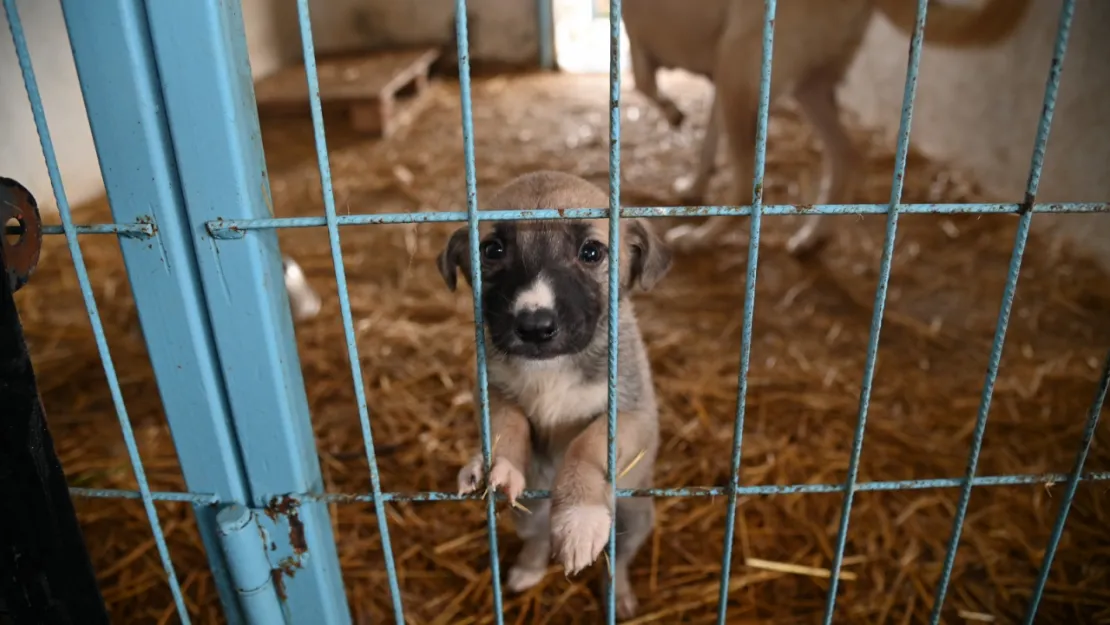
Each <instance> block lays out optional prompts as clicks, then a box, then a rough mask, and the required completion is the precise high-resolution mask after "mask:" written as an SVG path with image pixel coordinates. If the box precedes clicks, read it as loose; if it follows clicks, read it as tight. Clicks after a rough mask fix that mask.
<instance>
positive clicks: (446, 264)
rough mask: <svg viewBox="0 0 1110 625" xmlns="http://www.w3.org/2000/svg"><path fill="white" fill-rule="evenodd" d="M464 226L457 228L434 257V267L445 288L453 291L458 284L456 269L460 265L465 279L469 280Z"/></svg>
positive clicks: (468, 258)
mask: <svg viewBox="0 0 1110 625" xmlns="http://www.w3.org/2000/svg"><path fill="white" fill-rule="evenodd" d="M467 234H468V233H467V230H466V228H459V229H458V230H456V231H455V232H454V233H453V234H452V235H451V238H450V239H448V240H447V247H445V248H444V249H443V251H442V252H440V253H439V256H438V257H436V267H438V268H439V273H440V275H441V276H443V281H444V282H445V283H446V284H447V289H448V290H450V291H454V290H455V287H456V286H457V285H458V270H459V268H460V267H461V268H462V270H463V275H464V276H466V281H467V282H468V283H469V282H470V254H468V253H467V252H468V248H469V247H470V246H469V245H468V240H467Z"/></svg>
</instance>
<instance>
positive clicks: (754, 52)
mask: <svg viewBox="0 0 1110 625" xmlns="http://www.w3.org/2000/svg"><path fill="white" fill-rule="evenodd" d="M961 4H966V2H965V3H961ZM976 4H979V5H981V6H979V7H968V6H960V5H958V4H957V3H955V2H952V1H951V0H949V1H948V2H938V1H936V0H934V1H932V2H930V6H929V12H928V20H927V25H926V28H925V41H926V42H927V43H932V44H939V45H946V46H953V47H985V46H989V45H993V44H996V43H998V42H999V41H1002V40H1004V39H1005V38H1006V37H1008V36H1009V35H1010V34H1011V33H1012V32H1013V31H1014V29H1015V28H1016V27H1017V25H1018V23H1019V22H1020V21H1021V20H1022V19H1023V18H1024V16H1025V13H1026V12H1027V9H1028V6H1029V0H981V1H980V2H978V3H976ZM916 5H917V3H916V2H915V1H914V0H788V1H786V2H780V3H779V4H778V11H777V13H776V15H775V42H774V62H773V65H774V66H773V68H772V70H773V75H772V80H771V94H770V96H771V101H772V102H774V101H775V100H777V99H778V98H780V97H781V96H783V95H792V96H794V99H795V100H797V102H798V104H799V106H800V108H801V110H802V112H803V114H804V115H805V116H806V118H807V119H808V120H809V122H810V124H811V125H812V126H813V129H814V130H815V131H816V134H817V137H818V139H819V140H820V141H821V144H822V146H823V163H822V169H823V172H822V180H821V184H820V188H819V190H818V194H817V197H816V198H813V199H812V200H808V201H810V202H813V203H816V204H843V203H849V202H851V201H852V194H853V191H854V188H855V186H856V170H857V168H858V166H859V162H860V157H859V155H858V153H857V150H856V148H855V147H854V146H853V144H852V140H851V138H850V137H849V136H848V133H847V131H845V129H844V126H843V124H842V122H841V120H840V111H839V107H838V105H837V101H836V88H837V86H838V85H839V84H840V82H841V80H842V79H843V77H844V74H845V72H846V71H847V69H848V67H849V66H850V65H851V63H852V61H853V60H854V59H855V57H856V54H857V52H858V51H859V48H860V44H861V43H862V41H863V36H864V34H865V32H866V30H867V26H868V24H869V22H870V20H871V16H872V14H873V13H874V12H875V11H876V10H879V11H881V12H882V13H884V14H885V15H886V16H887V17H888V18H890V20H891V22H893V23H894V25H895V26H896V27H898V28H899V29H900V30H902V31H904V32H912V31H913V26H914V20H915V17H916ZM763 11H764V0H696V1H693V2H691V1H690V0H629V1H628V2H625V3H624V9H623V12H622V17H623V19H624V26H625V29H626V30H627V32H628V39H629V47H630V49H631V56H632V72H633V76H634V77H635V80H636V89H637V90H638V91H640V92H642V93H643V94H644V95H645V96H647V98H648V99H650V100H651V101H652V102H654V103H655V104H656V105H657V106H658V107H659V108H660V109H661V111H662V113H663V115H664V117H666V118H667V121H668V122H670V124H671V125H672V126H678V125H680V124H681V123H682V120H683V117H684V116H683V114H682V111H681V110H679V108H678V106H676V105H675V103H674V102H673V101H672V100H670V99H669V98H667V97H666V96H664V95H662V94H661V93H659V90H658V87H657V86H656V82H655V73H656V70H658V69H661V68H673V69H682V70H685V71H688V72H691V73H693V74H696V75H700V76H704V77H706V78H708V79H710V80H712V81H713V83H714V88H715V92H714V101H713V104H712V105H711V111H710V115H709V122H708V124H707V127H706V132H705V138H704V141H703V144H702V150H701V154H700V156H699V162H698V166H697V168H696V174H695V176H694V179H693V182H692V183H691V184H690V185H689V186H688V187H686V185H685V184H682V183H681V182H680V183H679V184H676V187H678V189H679V190H680V193H681V196H682V201H683V202H684V203H686V204H690V205H695V204H701V203H702V202H703V200H704V196H705V191H706V188H707V186H708V184H709V177H710V175H711V174H712V173H713V167H714V161H715V157H716V154H717V140H718V134H719V132H720V131H719V129H718V126H720V124H721V123H722V122H723V123H724V130H725V134H726V136H727V137H728V145H729V149H730V151H731V153H732V165H733V180H732V184H733V185H734V191H733V197H732V200H731V201H733V202H735V203H736V204H740V205H747V204H750V203H751V201H752V177H753V169H754V163H755V126H756V113H757V109H758V107H759V82H760V62H761V60H762V58H763V51H762V45H763V42H762V32H763ZM683 187H686V188H685V189H683ZM725 219H727V218H726V217H710V218H709V219H708V220H706V222H705V223H704V224H702V225H701V226H697V227H695V226H691V225H682V226H678V227H676V228H673V229H671V230H670V231H668V232H667V233H666V237H665V238H666V239H667V240H668V241H669V242H671V243H673V244H675V245H677V246H680V247H684V248H693V247H697V246H699V245H701V244H704V243H705V242H707V240H708V239H710V238H711V237H712V236H713V235H715V233H716V232H717V231H718V230H719V229H720V228H721V226H723V225H724V223H725V221H724V220H725ZM825 229H826V220H825V218H824V217H823V216H819V215H814V216H810V217H807V218H806V220H805V222H804V225H803V226H802V227H801V228H800V229H799V230H798V231H797V232H796V233H795V234H794V235H793V236H792V237H791V238H790V240H789V241H788V242H787V250H788V251H790V252H792V253H795V252H804V251H807V250H809V249H811V248H812V247H814V245H815V244H817V243H819V242H820V241H821V240H822V239H823V238H824V235H825V234H827V233H826V231H825Z"/></svg>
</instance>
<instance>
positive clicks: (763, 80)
mask: <svg viewBox="0 0 1110 625" xmlns="http://www.w3.org/2000/svg"><path fill="white" fill-rule="evenodd" d="M776 4H777V3H776V0H766V2H765V3H764V8H763V45H762V48H763V57H762V65H761V66H760V70H759V108H758V112H757V114H756V126H755V166H754V168H753V169H754V170H753V179H752V207H751V226H750V228H749V235H748V267H747V277H746V281H745V283H744V312H743V313H742V314H743V321H742V324H743V325H742V326H741V329H740V371H739V373H738V374H737V376H738V381H737V384H736V387H737V389H736V419H735V421H734V423H733V427H732V461H731V463H730V464H729V490H728V510H727V512H726V513H725V538H724V555H723V556H721V587H720V590H719V591H718V593H717V624H718V625H724V624H725V622H726V619H727V617H728V591H729V587H730V586H731V583H730V580H731V577H732V548H733V538H734V536H735V532H736V513H737V510H736V500H737V498H738V496H739V495H738V492H739V488H740V468H741V462H740V461H741V458H742V456H741V454H742V448H743V444H744V416H745V411H746V410H747V405H748V404H747V401H748V367H749V365H750V364H751V356H752V321H753V319H754V318H755V284H756V276H757V273H758V269H759V233H760V217H761V216H762V213H763V210H762V205H763V173H764V170H765V168H766V160H767V118H768V115H769V111H770V107H771V60H772V58H773V56H774V51H775V50H774V48H775V11H776V8H777V6H776Z"/></svg>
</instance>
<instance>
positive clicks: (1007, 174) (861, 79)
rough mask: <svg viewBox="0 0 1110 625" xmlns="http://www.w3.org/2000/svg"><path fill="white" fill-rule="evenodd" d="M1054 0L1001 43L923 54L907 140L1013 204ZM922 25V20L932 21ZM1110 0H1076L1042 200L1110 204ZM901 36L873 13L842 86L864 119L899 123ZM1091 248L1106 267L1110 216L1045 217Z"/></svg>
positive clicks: (1020, 186) (1050, 35)
mask: <svg viewBox="0 0 1110 625" xmlns="http://www.w3.org/2000/svg"><path fill="white" fill-rule="evenodd" d="M1060 6H1061V0H1033V3H1032V7H1031V9H1030V11H1029V15H1027V16H1026V18H1025V21H1024V22H1023V23H1022V24H1021V25H1020V26H1019V28H1018V31H1017V32H1015V34H1014V35H1013V36H1012V38H1011V39H1010V40H1009V41H1007V42H1005V43H1003V44H1000V45H999V46H998V47H995V48H990V49H983V50H973V51H957V50H945V49H940V48H937V47H931V46H928V45H927V46H926V48H925V50H924V52H923V54H922V62H921V75H920V79H919V82H918V94H917V104H916V107H915V109H914V119H913V134H912V145H913V146H914V147H915V148H917V149H919V150H921V151H923V152H924V153H926V154H928V155H930V156H933V157H935V158H938V159H941V160H944V161H948V162H952V163H955V164H957V165H959V166H961V167H964V168H966V169H968V170H970V171H972V172H973V173H974V174H975V175H976V177H977V178H978V180H979V181H980V182H982V183H983V185H984V186H985V188H986V189H987V190H989V191H990V192H992V193H994V194H996V195H997V196H998V197H999V198H1000V200H1002V201H1013V202H1020V201H1021V200H1022V197H1023V195H1024V189H1025V184H1026V178H1027V176H1028V171H1029V164H1030V157H1031V155H1032V150H1033V141H1034V136H1035V133H1036V127H1037V119H1038V117H1039V116H1040V112H1041V103H1042V97H1043V94H1044V87H1045V80H1046V78H1047V76H1048V69H1049V65H1050V62H1051V58H1052V52H1053V50H1052V49H1053V42H1054V40H1055V37H1056V26H1057V23H1058V16H1059V12H1060ZM927 27H928V26H926V28H927ZM1107 32H1110V2H1107V1H1106V0H1078V2H1076V13H1075V17H1074V20H1073V23H1072V33H1071V38H1070V43H1069V46H1068V53H1067V56H1066V58H1065V61H1064V66H1063V78H1062V81H1061V85H1060V93H1059V98H1058V100H1057V102H1056V109H1055V116H1054V120H1053V125H1052V134H1051V135H1050V139H1049V143H1048V151H1047V154H1046V158H1045V163H1044V171H1043V176H1042V179H1041V184H1040V191H1039V193H1038V196H1037V200H1038V201H1039V202H1100V201H1101V202H1107V201H1110V39H1108V38H1107V37H1106V33H1107ZM908 47H909V46H908V39H907V38H906V36H905V35H903V34H901V33H899V32H898V31H897V30H895V29H894V27H893V26H891V25H890V23H889V22H887V21H886V20H885V18H881V17H876V18H875V19H874V20H873V23H872V25H871V28H870V31H869V32H868V35H867V38H866V41H865V43H864V47H863V49H862V51H861V52H860V56H859V57H858V59H857V62H856V63H855V65H854V66H853V68H852V71H851V72H850V74H849V78H848V80H847V81H846V84H845V85H844V87H843V89H842V91H841V102H842V103H844V104H845V106H846V107H847V108H849V109H852V110H854V111H856V112H857V113H859V114H860V116H861V117H862V120H863V123H865V124H866V125H870V126H879V127H881V128H883V129H884V130H885V132H886V134H887V135H888V137H889V138H890V141H891V145H893V141H894V136H895V134H896V132H897V128H898V114H899V109H900V107H901V99H902V83H903V81H904V79H905V72H906V53H907V50H908ZM1033 223H1034V227H1035V228H1036V227H1040V228H1042V229H1044V228H1050V229H1053V230H1055V231H1056V232H1059V233H1062V234H1065V235H1067V236H1070V237H1072V238H1073V239H1074V240H1076V241H1078V242H1079V243H1080V244H1082V245H1083V246H1084V247H1086V248H1087V249H1089V250H1091V251H1092V252H1094V253H1095V254H1097V258H1098V259H1099V260H1100V262H1101V263H1102V264H1103V265H1104V266H1105V267H1106V269H1107V271H1108V272H1110V215H1067V216H1060V217H1056V216H1048V215H1045V216H1040V217H1036V218H1035V219H1034V220H1033Z"/></svg>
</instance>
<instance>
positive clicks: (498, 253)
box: [479, 239, 505, 260]
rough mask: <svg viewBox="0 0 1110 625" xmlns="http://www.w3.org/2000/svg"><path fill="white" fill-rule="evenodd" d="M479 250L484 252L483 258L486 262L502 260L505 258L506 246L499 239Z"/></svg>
mask: <svg viewBox="0 0 1110 625" xmlns="http://www.w3.org/2000/svg"><path fill="white" fill-rule="evenodd" d="M479 249H480V250H481V251H482V258H484V259H486V260H501V259H502V258H504V257H505V246H504V245H502V244H501V241H498V240H497V239H493V240H490V241H486V242H484V243H482V246H481V247H480V248H479Z"/></svg>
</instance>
